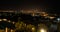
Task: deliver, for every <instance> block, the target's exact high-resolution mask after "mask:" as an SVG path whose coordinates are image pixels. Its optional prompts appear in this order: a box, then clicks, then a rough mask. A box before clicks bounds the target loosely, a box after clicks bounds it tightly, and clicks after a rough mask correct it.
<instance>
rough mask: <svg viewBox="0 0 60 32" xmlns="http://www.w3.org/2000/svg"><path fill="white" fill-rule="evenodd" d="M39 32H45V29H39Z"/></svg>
mask: <svg viewBox="0 0 60 32" xmlns="http://www.w3.org/2000/svg"><path fill="white" fill-rule="evenodd" d="M39 32H47V30H46V29H43V28H41V29H40V31H39Z"/></svg>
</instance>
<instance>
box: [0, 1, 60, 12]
mask: <svg viewBox="0 0 60 32" xmlns="http://www.w3.org/2000/svg"><path fill="white" fill-rule="evenodd" d="M20 8H21V9H28V8H29V9H31V8H46V9H47V10H51V11H52V10H53V12H55V11H57V10H59V2H58V1H55V0H48V1H47V0H45V1H44V0H20V1H18V0H14V1H13V0H10V1H9V0H8V1H6V0H4V1H3V0H2V1H0V10H9V9H12V10H18V9H20ZM51 11H48V12H51ZM58 12H59V11H58Z"/></svg>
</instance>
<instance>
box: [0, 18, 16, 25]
mask: <svg viewBox="0 0 60 32" xmlns="http://www.w3.org/2000/svg"><path fill="white" fill-rule="evenodd" d="M0 21H7V22H9V23H10V22H11V21H10V20H7V19H0ZM12 23H13V24H14V23H15V22H12Z"/></svg>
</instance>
